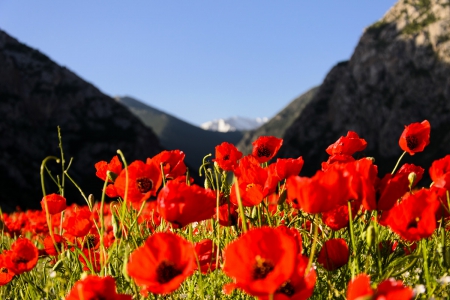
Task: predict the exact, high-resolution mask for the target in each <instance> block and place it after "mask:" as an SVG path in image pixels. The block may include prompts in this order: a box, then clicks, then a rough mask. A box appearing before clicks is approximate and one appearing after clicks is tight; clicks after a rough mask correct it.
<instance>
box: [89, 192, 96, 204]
mask: <svg viewBox="0 0 450 300" xmlns="http://www.w3.org/2000/svg"><path fill="white" fill-rule="evenodd" d="M94 201H95V198H94V195H92V194H90V195H89V196H88V202H89V203H88V204H89V206H90V207H92V206H94Z"/></svg>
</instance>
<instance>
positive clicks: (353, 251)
mask: <svg viewBox="0 0 450 300" xmlns="http://www.w3.org/2000/svg"><path fill="white" fill-rule="evenodd" d="M347 205H348V222H349V229H350V242H351V244H352V255H351V256H352V257H353V259H352V260H353V262H355V260H356V264H355V265H356V274H359V261H358V257H357V255H356V252H357V249H356V246H355V235H354V232H353V218H352V205H351V203H350V201H348V202H347ZM352 278H355V273H354V272H353V268H352Z"/></svg>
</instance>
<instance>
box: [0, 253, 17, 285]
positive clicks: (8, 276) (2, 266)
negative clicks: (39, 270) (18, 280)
mask: <svg viewBox="0 0 450 300" xmlns="http://www.w3.org/2000/svg"><path fill="white" fill-rule="evenodd" d="M14 275H16V274H14V272H13V271H11V270H10V269H8V267H7V266H6V263H5V255H4V254H0V286H2V285H5V284H7V283H8V282H10V281H11V280H12V279H13V277H14Z"/></svg>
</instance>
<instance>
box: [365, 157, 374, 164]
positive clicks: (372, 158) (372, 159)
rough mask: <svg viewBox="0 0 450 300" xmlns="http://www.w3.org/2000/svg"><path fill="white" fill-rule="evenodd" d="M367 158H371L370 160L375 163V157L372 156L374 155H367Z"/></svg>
mask: <svg viewBox="0 0 450 300" xmlns="http://www.w3.org/2000/svg"><path fill="white" fill-rule="evenodd" d="M366 159H369V160H371V161H372V163H375V157H372V156H368V157H366Z"/></svg>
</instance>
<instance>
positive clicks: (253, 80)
mask: <svg viewBox="0 0 450 300" xmlns="http://www.w3.org/2000/svg"><path fill="white" fill-rule="evenodd" d="M395 2H396V1H394V0H340V1H339V0H327V1H325V0H317V1H316V0H314V1H311V0H310V1H307V0H297V1H288V0H286V1H284V0H283V1H273V0H258V1H256V0H217V1H206V0H203V1H200V0H199V1H197V0H190V1H186V0H185V1H182V0H179V1H173V0H164V1H163V0H158V1H156V0H155V1H153V0H148V1H144V0H136V1H115V0H110V1H92V0H77V1H36V0H0V29H2V30H5V31H6V32H7V33H9V34H10V35H12V36H13V37H15V38H17V39H18V40H19V41H21V42H23V43H25V44H27V45H29V46H31V47H33V48H37V49H39V50H40V51H41V52H43V53H45V54H46V55H48V56H49V57H50V58H51V59H53V60H55V61H56V62H57V63H58V64H60V65H63V66H66V67H67V68H69V69H70V70H72V71H74V72H75V73H76V74H77V75H79V76H80V77H82V78H83V79H85V80H87V81H89V82H91V83H92V84H94V85H95V86H97V87H98V88H99V89H100V90H101V91H102V92H104V93H106V94H108V95H111V96H116V95H120V96H124V95H129V96H132V97H135V98H136V99H139V100H142V101H143V102H145V103H147V104H149V105H151V106H153V107H155V108H158V109H160V110H163V111H165V112H168V113H170V114H172V115H174V116H176V117H179V118H181V119H183V120H185V121H188V122H190V123H192V124H195V125H199V124H201V123H203V122H206V121H209V120H212V119H216V118H226V117H231V116H243V117H252V118H253V117H272V116H273V115H275V114H276V113H277V112H278V111H280V110H281V109H283V108H284V107H285V106H286V105H287V104H289V102H291V101H292V100H293V99H294V98H295V97H297V96H299V95H300V94H302V93H303V92H305V91H307V90H308V89H309V88H311V87H313V86H316V85H318V84H320V83H321V82H322V80H323V79H324V77H325V75H326V74H327V73H328V71H329V70H330V69H331V68H332V67H333V65H335V64H336V63H338V62H340V61H343V60H347V59H349V58H350V56H351V54H352V53H353V50H354V48H355V46H356V45H357V42H358V40H359V38H360V36H361V34H362V32H363V29H364V28H365V27H367V26H369V25H370V24H372V23H374V22H376V21H377V20H378V19H380V18H381V17H382V16H383V15H384V14H385V12H386V11H387V10H388V9H389V8H390V7H391V6H392V5H393V4H394V3H395Z"/></svg>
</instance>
